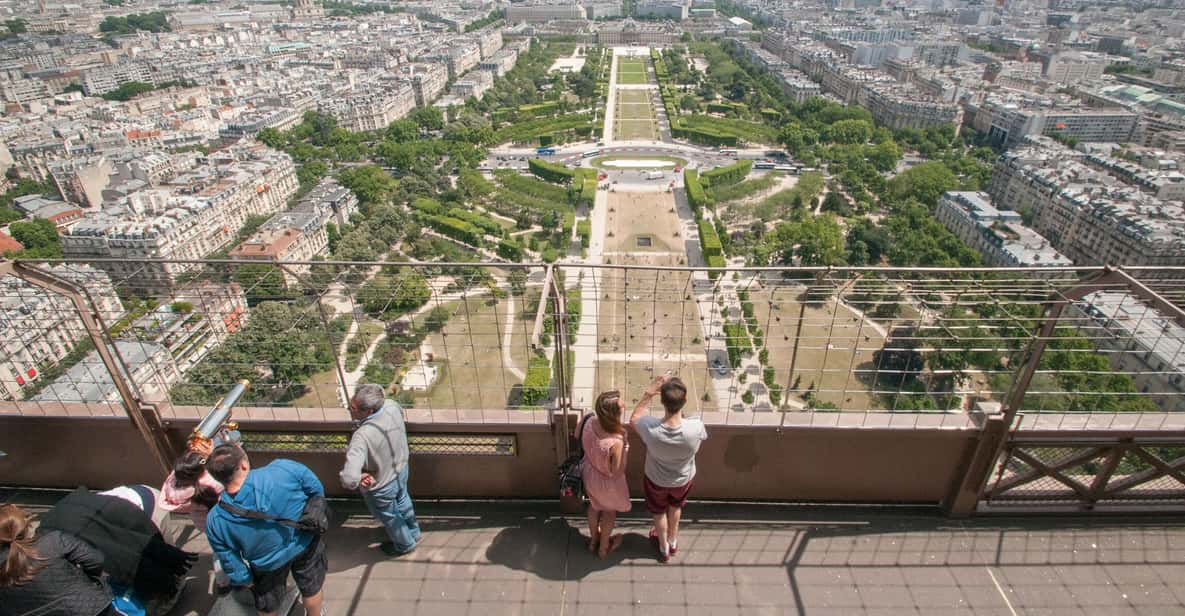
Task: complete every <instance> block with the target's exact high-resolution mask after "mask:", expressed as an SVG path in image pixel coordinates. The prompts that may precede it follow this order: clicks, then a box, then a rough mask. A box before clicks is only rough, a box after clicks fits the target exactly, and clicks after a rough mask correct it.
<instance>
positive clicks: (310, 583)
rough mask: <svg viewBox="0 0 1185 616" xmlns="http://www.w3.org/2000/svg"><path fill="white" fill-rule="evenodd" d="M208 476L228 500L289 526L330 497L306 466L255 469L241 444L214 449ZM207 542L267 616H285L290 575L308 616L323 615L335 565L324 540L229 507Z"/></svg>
mask: <svg viewBox="0 0 1185 616" xmlns="http://www.w3.org/2000/svg"><path fill="white" fill-rule="evenodd" d="M206 470H207V472H209V473H210V475H211V476H213V477H214V479H217V480H218V481H219V482H221V483H222V485H224V486H226V491H225V492H223V494H222V500H224V501H227V502H229V503H230V504H232V505H237V506H238V507H240V508H242V509H248V510H254V511H259V512H262V513H265V514H268V515H272V516H276V517H280V518H285V519H288V520H297V519H299V518H300V516H301V513H303V512H304V507H305V502H307V501H308V499H309V498H310V497H313V496H324V495H325V490H324V488H323V487H322V486H321V482H320V481H319V480H318V479H317V477H316V476H315V475H313V472H312V471H310V470H309V469H308V467H306V466H304V465H303V464H300V463H298V462H294V461H292V460H276V461H274V462H272V463H271V464H268V465H267V466H264V467H262V468H258V469H252V468H251V463H250V461H249V460H248V459H247V454H246V452H244V451H243V450H242V448H240V447H239V446H238V445H237V444H227V445H221V446H219V447H217V448H216V449H214V451H213V453H211V454H210V458H209V460H207V462H206ZM206 537H207V538H208V539H209V541H210V547H211V548H212V549H213V550H214V553H215V554H216V555H217V556H218V560H219V561H220V562H221V563H222V569H223V571H225V572H226V575H227V577H229V578H230V581H231V583H232V584H235V585H237V586H248V585H249V586H251V592H252V594H253V595H254V596H255V609H256V610H258V611H259V613H260V614H261V615H264V614H275V613H276V612H277V611H278V610H279V607H280V602H281V601H282V600H283V597H284V587H285V585H286V583H287V580H288V572H289V571H291V572H292V577H293V578H295V579H296V587H297V588H298V589H299V590H300V595H301V597H302V600H303V602H304V608H305V613H307V614H312V615H314V616H316V615H318V614H321V600H322V596H321V586H322V585H323V584H324V583H325V573H326V570H327V569H328V565H329V563H328V561H327V560H326V558H325V544H324V542H323V541H322V540H321V537H319V536H317V535H314V534H311V533H307V532H303V531H298V530H296V529H295V528H292V527H291V526H287V525H284V524H279V523H277V522H275V521H272V520H258V519H252V518H247V517H242V516H239V515H235V514H234V513H231V512H230V511H229V510H227V509H226V508H224V507H214V508H213V509H211V510H210V515H209V518H208V519H207V521H206Z"/></svg>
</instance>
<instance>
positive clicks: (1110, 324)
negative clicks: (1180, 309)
mask: <svg viewBox="0 0 1185 616" xmlns="http://www.w3.org/2000/svg"><path fill="white" fill-rule="evenodd" d="M1067 310H1068V311H1069V312H1070V314H1071V315H1072V317H1075V318H1078V319H1081V320H1082V321H1085V322H1089V323H1092V324H1093V325H1094V326H1095V327H1097V328H1099V329H1100V330H1102V331H1103V332H1106V334H1107V335H1095V336H1092V340H1094V341H1095V343H1096V346H1097V347H1098V348H1099V349H1100V350H1102V351H1104V355H1106V357H1107V360H1108V363H1110V365H1111V369H1112V370H1116V371H1118V372H1122V373H1125V374H1129V375H1131V378H1132V380H1133V381H1134V382H1135V386H1136V389H1137V390H1138V391H1139V392H1140V393H1141V394H1144V395H1147V396H1148V397H1149V399H1150V400H1152V401H1153V402H1154V403H1156V406H1158V407H1160V409H1161V410H1162V411H1164V412H1166V413H1180V412H1185V327H1182V326H1181V324H1180V323H1178V322H1176V321H1174V320H1173V319H1171V318H1168V317H1166V316H1165V315H1164V314H1162V313H1160V312H1158V311H1157V310H1155V309H1153V308H1152V307H1151V306H1148V305H1147V304H1145V303H1144V302H1141V301H1140V300H1139V299H1137V298H1135V297H1133V296H1132V295H1130V294H1127V293H1120V292H1116V291H1098V292H1095V293H1091V294H1090V295H1087V296H1086V297H1085V298H1083V301H1081V302H1075V303H1073V304H1071V305H1070V306H1069V307H1068V308H1067Z"/></svg>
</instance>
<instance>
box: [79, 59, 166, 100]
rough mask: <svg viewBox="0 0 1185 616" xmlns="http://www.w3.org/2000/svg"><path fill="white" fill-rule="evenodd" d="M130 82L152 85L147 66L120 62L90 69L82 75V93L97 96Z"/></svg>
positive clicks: (139, 63)
mask: <svg viewBox="0 0 1185 616" xmlns="http://www.w3.org/2000/svg"><path fill="white" fill-rule="evenodd" d="M132 81H140V82H144V83H153V80H152V74H151V73H150V72H149V70H148V66H147V65H146V64H143V63H141V62H122V63H120V64H113V65H110V66H100V67H97V68H92V69H89V70H87V71H84V72H83V73H82V91H83V93H85V94H86V95H87V96H99V95H100V94H106V93H107V92H110V91H112V90H115V89H116V88H118V87H119V86H121V85H123V84H125V83H129V82H132Z"/></svg>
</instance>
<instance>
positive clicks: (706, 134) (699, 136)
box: [668, 111, 739, 147]
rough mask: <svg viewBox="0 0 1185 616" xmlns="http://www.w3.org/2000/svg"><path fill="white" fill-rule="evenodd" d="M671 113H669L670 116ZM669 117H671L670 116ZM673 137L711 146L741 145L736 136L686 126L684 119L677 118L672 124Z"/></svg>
mask: <svg viewBox="0 0 1185 616" xmlns="http://www.w3.org/2000/svg"><path fill="white" fill-rule="evenodd" d="M669 113H670V112H669V111H668V114H669ZM668 117H669V116H668ZM671 136H672V137H674V138H676V139H686V140H688V141H690V142H692V143H699V144H703V145H711V146H723V145H727V146H733V147H735V146H736V145H737V144H738V143H739V139H737V136H736V135H726V134H724V133H722V132H719V131H716V130H712V129H709V128H696V127H689V126H685V125H684V119H683V118H676V119H675V121H674V122H672V123H671Z"/></svg>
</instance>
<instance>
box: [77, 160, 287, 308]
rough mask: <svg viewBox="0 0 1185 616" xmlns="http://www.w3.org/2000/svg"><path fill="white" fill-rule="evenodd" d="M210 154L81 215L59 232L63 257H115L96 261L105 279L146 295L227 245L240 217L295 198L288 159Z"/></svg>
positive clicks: (240, 223) (270, 209) (262, 212)
mask: <svg viewBox="0 0 1185 616" xmlns="http://www.w3.org/2000/svg"><path fill="white" fill-rule="evenodd" d="M219 154H220V155H221V156H211V166H210V167H203V168H200V169H198V170H195V171H194V172H191V173H189V174H185V175H181V176H178V177H177V178H175V179H174V180H173V181H172V182H171V183H170V184H168V185H165V186H162V187H160V188H157V189H149V190H142V191H139V192H136V193H133V194H131V195H129V196H128V197H127V198H126V199H125V200H124V201H122V202H120V203H119V204H116V205H113V206H112V207H110V208H105V209H104V210H103V211H101V212H94V213H90V214H87V216H86V217H84V218H83V219H82V220H79V221H77V222H76V223H74V225H73V226H72V227H70V229H69V230H68V231H67V232H66V233H64V234H63V235H62V238H61V241H62V252H63V253H64V254H65V256H66V257H68V258H84V259H85V258H103V259H115V260H114V261H103V262H101V263H100V264H99V267H101V268H102V269H103V270H105V271H106V272H107V273H108V274H109V275H110V276H111V277H112V278H114V279H116V280H120V281H129V282H131V283H133V284H136V285H137V286H139V287H142V288H145V289H147V290H162V291H163V290H168V289H170V288H172V287H174V286H175V285H176V284H177V277H178V276H180V275H182V274H184V273H186V272H189V271H193V270H195V269H196V268H197V267H198V266H197V265H196V264H192V263H178V262H170V263H156V262H150V261H148V260H149V259H201V258H203V257H205V256H206V255H208V254H209V253H211V252H213V251H215V250H218V249H220V248H222V247H224V246H226V244H227V243H229V242H230V241H231V240H232V239H233V238H234V236H235V233H236V232H237V230H238V229H239V228H241V227H242V226H243V223H244V222H245V221H246V218H247V216H250V215H267V214H273V213H275V212H277V211H279V210H280V209H282V208H283V207H284V205H285V204H286V202H287V200H288V198H289V197H291V196H292V195H293V194H295V193H296V189H297V180H296V168H295V166H294V165H293V164H292V159H291V158H290V157H289V156H288V155H287V154H284V153H281V152H276V151H274V150H270V149H268V148H265V147H263V146H262V145H252V146H248V147H240V148H232V149H230V150H226V151H223V152H220V153H219Z"/></svg>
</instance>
